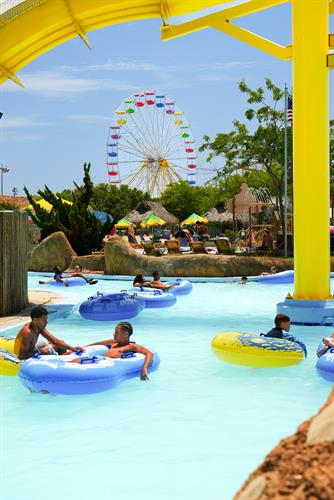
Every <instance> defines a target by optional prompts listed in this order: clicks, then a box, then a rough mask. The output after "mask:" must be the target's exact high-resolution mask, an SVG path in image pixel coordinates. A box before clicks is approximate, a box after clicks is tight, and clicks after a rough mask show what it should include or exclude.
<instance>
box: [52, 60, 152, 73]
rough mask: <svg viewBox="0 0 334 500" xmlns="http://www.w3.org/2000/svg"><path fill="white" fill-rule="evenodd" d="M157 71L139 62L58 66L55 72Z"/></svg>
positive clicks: (145, 63)
mask: <svg viewBox="0 0 334 500" xmlns="http://www.w3.org/2000/svg"><path fill="white" fill-rule="evenodd" d="M156 69H158V66H156V65H155V64H153V63H150V62H139V61H118V62H115V61H107V62H105V63H103V64H93V65H89V66H79V67H75V66H59V67H58V68H57V70H60V71H67V72H72V73H81V72H86V71H154V70H156Z"/></svg>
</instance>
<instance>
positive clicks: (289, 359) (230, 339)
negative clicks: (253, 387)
mask: <svg viewBox="0 0 334 500" xmlns="http://www.w3.org/2000/svg"><path fill="white" fill-rule="evenodd" d="M211 346H212V348H213V350H214V352H215V353H216V354H217V356H218V357H219V358H221V359H223V360H224V361H227V362H228V363H234V364H236V365H244V366H255V367H258V368H271V367H272V368H276V367H281V366H290V365H295V364H297V363H300V361H302V360H303V359H304V357H305V356H304V352H303V349H302V348H301V347H300V345H299V344H296V343H295V342H290V341H289V340H285V339H274V338H269V337H259V336H257V335H255V334H253V333H240V332H222V333H219V334H218V335H216V336H215V337H214V338H213V339H212V342H211Z"/></svg>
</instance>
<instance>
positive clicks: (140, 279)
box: [132, 274, 151, 288]
mask: <svg viewBox="0 0 334 500" xmlns="http://www.w3.org/2000/svg"><path fill="white" fill-rule="evenodd" d="M132 286H134V287H136V288H141V287H143V286H145V287H150V286H151V285H150V283H149V282H148V281H145V277H144V275H143V274H137V276H135V279H134V280H133V283H132Z"/></svg>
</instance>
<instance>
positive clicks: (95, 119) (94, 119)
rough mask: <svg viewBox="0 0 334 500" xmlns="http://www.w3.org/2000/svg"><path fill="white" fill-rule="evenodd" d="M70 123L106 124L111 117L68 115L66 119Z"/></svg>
mask: <svg viewBox="0 0 334 500" xmlns="http://www.w3.org/2000/svg"><path fill="white" fill-rule="evenodd" d="M66 118H67V119H68V120H70V121H74V122H78V123H84V124H85V125H92V124H96V123H105V122H109V121H110V116H100V115H68V116H67V117H66Z"/></svg>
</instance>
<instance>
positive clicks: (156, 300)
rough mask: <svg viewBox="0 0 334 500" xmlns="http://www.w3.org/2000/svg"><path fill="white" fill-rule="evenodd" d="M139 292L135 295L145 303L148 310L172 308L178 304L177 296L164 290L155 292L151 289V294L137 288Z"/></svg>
mask: <svg viewBox="0 0 334 500" xmlns="http://www.w3.org/2000/svg"><path fill="white" fill-rule="evenodd" d="M137 290H138V291H135V292H133V293H134V295H135V296H137V297H139V298H141V299H142V300H143V301H144V304H145V307H146V308H149V309H154V308H159V307H171V306H173V305H174V304H175V303H176V297H175V295H172V294H171V293H169V292H166V291H164V290H156V289H154V290H153V289H152V288H151V293H147V292H146V291H145V292H143V291H142V289H141V288H137Z"/></svg>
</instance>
